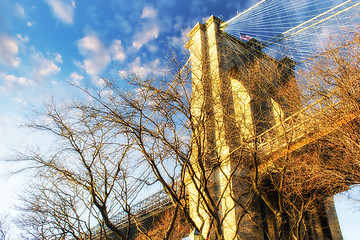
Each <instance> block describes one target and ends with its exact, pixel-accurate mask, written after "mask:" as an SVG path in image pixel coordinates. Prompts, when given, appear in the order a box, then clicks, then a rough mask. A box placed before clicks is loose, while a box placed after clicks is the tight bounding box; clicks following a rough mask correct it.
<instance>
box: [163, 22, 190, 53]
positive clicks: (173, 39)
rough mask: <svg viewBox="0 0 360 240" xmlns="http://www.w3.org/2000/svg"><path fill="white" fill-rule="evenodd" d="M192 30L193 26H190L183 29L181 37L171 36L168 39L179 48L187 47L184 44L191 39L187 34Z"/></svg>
mask: <svg viewBox="0 0 360 240" xmlns="http://www.w3.org/2000/svg"><path fill="white" fill-rule="evenodd" d="M190 30H191V28H190V27H188V28H186V29H184V30H181V35H180V36H179V37H175V36H173V37H169V38H168V41H169V43H170V45H171V46H174V47H177V48H181V49H185V47H184V45H185V44H186V43H187V42H188V41H189V38H188V36H187V34H188V33H189V32H190Z"/></svg>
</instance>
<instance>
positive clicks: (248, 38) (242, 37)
mask: <svg viewBox="0 0 360 240" xmlns="http://www.w3.org/2000/svg"><path fill="white" fill-rule="evenodd" d="M250 39H252V37H250V36H249V35H246V34H243V33H240V40H243V41H249V40H250Z"/></svg>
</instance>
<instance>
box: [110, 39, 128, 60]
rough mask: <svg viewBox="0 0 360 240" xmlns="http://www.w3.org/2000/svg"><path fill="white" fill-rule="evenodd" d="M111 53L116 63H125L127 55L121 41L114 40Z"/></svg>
mask: <svg viewBox="0 0 360 240" xmlns="http://www.w3.org/2000/svg"><path fill="white" fill-rule="evenodd" d="M110 51H111V53H112V54H113V56H112V59H113V60H116V61H120V62H122V61H124V60H125V58H126V54H125V52H124V49H123V47H122V45H121V41H120V40H114V42H113V45H112V46H111V48H110Z"/></svg>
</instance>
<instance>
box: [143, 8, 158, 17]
mask: <svg viewBox="0 0 360 240" xmlns="http://www.w3.org/2000/svg"><path fill="white" fill-rule="evenodd" d="M156 17H157V10H156V9H155V8H153V7H150V6H145V7H144V9H143V11H142V13H141V18H156Z"/></svg>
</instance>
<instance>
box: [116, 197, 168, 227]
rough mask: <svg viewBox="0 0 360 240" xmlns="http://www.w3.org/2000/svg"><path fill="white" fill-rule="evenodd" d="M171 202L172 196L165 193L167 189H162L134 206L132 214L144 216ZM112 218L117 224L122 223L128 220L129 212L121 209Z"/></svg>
mask: <svg viewBox="0 0 360 240" xmlns="http://www.w3.org/2000/svg"><path fill="white" fill-rule="evenodd" d="M170 204H171V199H170V197H169V196H168V195H167V194H166V193H165V191H163V190H161V191H159V192H157V193H155V194H153V195H151V196H149V197H147V198H145V199H144V200H142V201H140V202H138V203H136V204H135V205H134V206H132V207H131V215H132V216H133V217H142V216H144V215H147V214H149V213H154V212H157V211H158V210H160V209H163V208H165V207H167V206H169V205H170ZM112 220H113V221H114V222H115V224H116V225H118V226H119V225H122V224H124V223H126V222H127V221H128V213H127V212H126V211H123V210H122V211H121V210H120V211H119V213H117V214H115V215H114V216H113V217H112Z"/></svg>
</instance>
